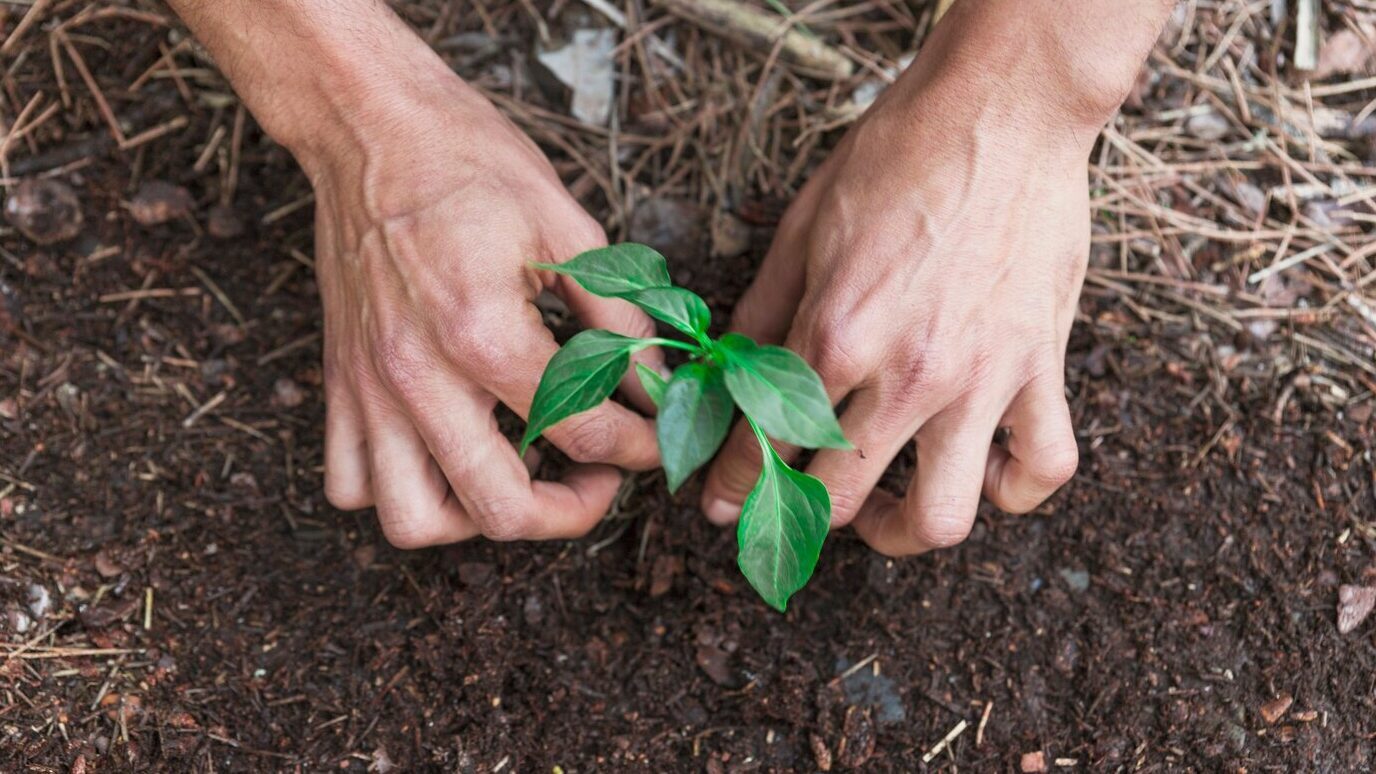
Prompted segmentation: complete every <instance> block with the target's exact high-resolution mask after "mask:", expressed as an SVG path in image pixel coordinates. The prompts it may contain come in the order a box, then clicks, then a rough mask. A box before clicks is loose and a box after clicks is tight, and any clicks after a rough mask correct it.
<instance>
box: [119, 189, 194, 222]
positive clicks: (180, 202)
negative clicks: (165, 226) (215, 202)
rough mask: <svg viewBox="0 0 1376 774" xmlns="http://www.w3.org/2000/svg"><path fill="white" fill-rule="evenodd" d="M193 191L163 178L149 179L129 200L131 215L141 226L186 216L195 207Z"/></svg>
mask: <svg viewBox="0 0 1376 774" xmlns="http://www.w3.org/2000/svg"><path fill="white" fill-rule="evenodd" d="M195 205H196V202H195V200H194V199H192V198H191V192H190V191H188V190H186V189H185V188H183V187H182V186H179V185H173V184H172V183H168V182H166V181H163V180H149V181H148V182H146V183H144V184H143V185H141V186H139V190H138V193H136V194H134V198H133V199H131V200H130V201H129V205H128V206H129V215H130V217H132V218H133V219H134V220H135V221H137V222H138V223H139V225H141V226H156V225H158V224H160V223H166V222H168V221H170V220H176V219H177V218H181V217H184V216H185V215H186V214H187V213H189V212H191V209H192V208H193V207H195Z"/></svg>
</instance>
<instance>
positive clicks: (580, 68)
mask: <svg viewBox="0 0 1376 774" xmlns="http://www.w3.org/2000/svg"><path fill="white" fill-rule="evenodd" d="M616 34H617V32H616V30H614V29H611V28H603V29H584V30H575V31H574V33H573V41H572V42H570V43H569V44H568V45H567V46H564V47H563V48H559V49H555V50H553V51H542V52H540V53H539V54H537V55H536V58H537V59H539V60H540V64H542V65H544V66H545V67H546V68H548V69H549V71H550V72H551V73H553V74H554V77H556V78H558V79H559V81H560V82H561V83H563V84H564V85H565V86H567V87H569V89H570V90H571V91H572V92H573V101H572V103H571V104H570V105H569V112H570V113H572V114H573V117H574V118H577V119H578V120H579V121H582V122H583V123H585V124H587V125H589V126H606V125H607V119H608V118H610V117H611V114H612V98H613V95H614V93H615V89H614V82H613V73H614V70H615V68H614V64H615V63H614V61H613V58H612V51H613V50H614V49H615V48H616Z"/></svg>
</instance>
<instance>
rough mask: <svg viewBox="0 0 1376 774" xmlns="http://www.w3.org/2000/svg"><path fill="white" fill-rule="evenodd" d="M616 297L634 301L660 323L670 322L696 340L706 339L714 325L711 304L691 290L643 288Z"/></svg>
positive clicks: (633, 302)
mask: <svg viewBox="0 0 1376 774" xmlns="http://www.w3.org/2000/svg"><path fill="white" fill-rule="evenodd" d="M616 297H617V298H623V299H625V300H627V301H630V302H631V303H632V304H635V305H636V306H638V307H640V308H641V309H643V310H645V313H646V314H648V315H650V316H651V317H653V318H655V319H656V320H660V321H662V322H665V323H668V324H669V325H672V326H673V327H675V328H677V329H678V330H679V331H682V332H683V333H685V334H687V335H689V336H692V337H693V338H702V337H703V335H704V334H706V333H707V326H708V325H710V324H711V323H712V313H711V312H710V311H708V309H707V302H706V301H703V300H702V298H701V297H699V296H698V294H697V293H694V292H693V291H691V290H684V289H683V288H675V287H667V288H643V289H641V290H633V291H631V292H629V293H618V294H617V295H616Z"/></svg>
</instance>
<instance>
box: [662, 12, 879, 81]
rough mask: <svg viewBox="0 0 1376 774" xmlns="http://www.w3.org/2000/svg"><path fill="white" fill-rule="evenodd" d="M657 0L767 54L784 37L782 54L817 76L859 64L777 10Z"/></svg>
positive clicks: (844, 73)
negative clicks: (776, 11)
mask: <svg viewBox="0 0 1376 774" xmlns="http://www.w3.org/2000/svg"><path fill="white" fill-rule="evenodd" d="M655 3H656V4H657V5H660V6H663V7H664V8H666V9H668V10H669V11H670V12H671V13H673V14H674V15H675V16H679V17H681V18H683V19H686V20H688V21H690V22H693V23H694V24H698V25H701V26H702V27H703V29H706V30H709V31H711V32H713V33H715V34H717V35H720V36H722V37H724V38H726V39H728V40H731V41H734V42H735V43H737V44H739V45H741V46H743V47H745V48H746V49H748V50H751V51H759V52H766V53H767V52H768V51H769V50H770V49H771V48H772V47H773V46H774V45H775V44H776V43H777V42H778V41H779V40H780V39H782V41H783V42H782V47H781V48H780V55H781V56H782V57H783V58H784V59H785V60H787V61H789V62H792V63H793V64H795V65H797V66H798V68H799V70H801V71H804V72H806V73H807V74H809V75H812V76H814V77H817V78H827V79H831V80H840V79H842V78H849V77H850V75H851V73H853V72H855V64H854V63H852V62H851V61H850V59H848V58H846V56H845V55H843V54H842V53H841V52H840V51H838V50H836V49H835V48H832V47H831V46H829V45H827V44H826V43H824V42H822V41H821V40H819V39H817V38H816V37H809V36H807V35H805V34H803V33H802V32H800V31H799V30H798V29H797V28H796V27H794V26H792V25H789V24H788V23H787V21H786V20H785V19H783V18H781V17H780V16H779V15H778V14H777V13H770V12H766V11H764V10H762V9H760V8H756V7H755V6H750V5H746V4H745V3H741V2H737V0H655Z"/></svg>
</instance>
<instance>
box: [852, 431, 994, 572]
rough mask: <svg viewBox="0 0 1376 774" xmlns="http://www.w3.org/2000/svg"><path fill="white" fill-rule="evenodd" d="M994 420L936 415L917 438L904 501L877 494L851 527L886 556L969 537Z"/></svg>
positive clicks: (884, 493)
mask: <svg viewBox="0 0 1376 774" xmlns="http://www.w3.org/2000/svg"><path fill="white" fill-rule="evenodd" d="M994 424H995V423H994V421H993V420H988V421H985V422H977V421H972V418H971V417H970V416H969V415H968V413H967V412H956V411H949V412H945V413H942V414H938V415H937V416H936V417H935V418H933V419H932V421H930V422H928V423H927V424H926V425H924V426H923V427H922V429H921V430H920V431H918V434H917V472H916V474H915V475H914V476H913V481H912V484H911V485H910V486H909V487H908V492H907V494H906V495H905V496H904V498H903V499H902V500H899V499H897V498H895V497H893V496H892V495H890V494H888V493H887V492H875V493H874V495H873V496H872V497H871V498H870V499H869V500H868V501H867V502H866V503H865V505H864V507H862V508H861V509H860V514H859V515H858V516H857V517H856V518H855V521H854V522H853V526H854V527H855V531H856V532H858V533H859V534H860V537H861V538H862V539H864V541H865V542H866V543H868V544H869V545H870V546H871V547H872V548H874V550H876V551H878V552H880V553H882V554H887V555H889V556H908V555H913V554H921V553H925V552H927V551H930V550H932V549H934V548H945V547H948V546H953V545H956V544H957V543H959V542H961V541H962V540H964V539H965V537H966V536H967V535H969V534H970V528H971V527H972V526H974V523H975V511H976V509H977V508H978V507H979V493H980V484H981V482H982V481H983V478H984V465H985V462H986V459H987V457H988V451H989V439H990V438H991V437H992V435H993V432H994Z"/></svg>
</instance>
